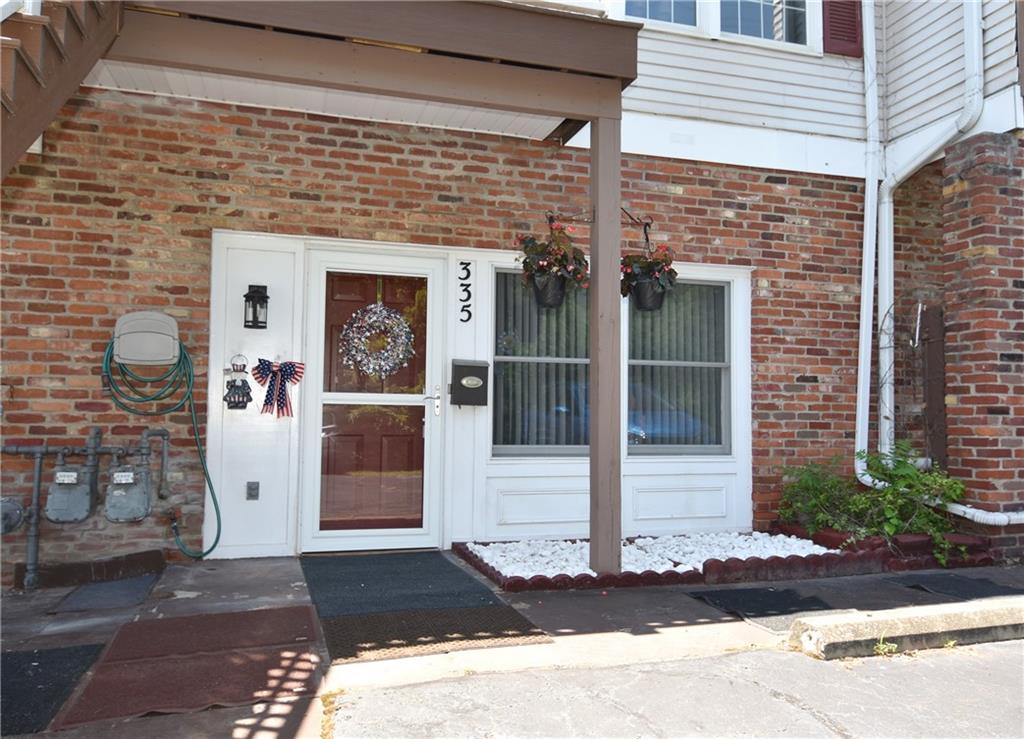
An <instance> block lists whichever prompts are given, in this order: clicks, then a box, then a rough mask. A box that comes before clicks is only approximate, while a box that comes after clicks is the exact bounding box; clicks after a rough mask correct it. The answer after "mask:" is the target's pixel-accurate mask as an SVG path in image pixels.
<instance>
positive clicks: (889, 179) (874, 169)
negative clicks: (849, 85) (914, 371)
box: [854, 0, 1024, 526]
mask: <svg viewBox="0 0 1024 739" xmlns="http://www.w3.org/2000/svg"><path fill="white" fill-rule="evenodd" d="M962 8H963V25H964V97H963V105H962V108H961V110H960V114H959V115H958V116H957V118H956V120H955V121H953V122H951V123H949V124H948V125H946V126H945V127H943V129H942V130H941V131H940V132H939V134H937V135H936V137H935V138H934V139H933V140H932V141H931V142H930V143H928V144H927V145H926V146H923V147H922V148H921V149H920V150H919V151H918V152H917V153H916V154H914V155H913V156H910V157H908V158H907V159H906V160H905V161H903V162H901V163H899V164H897V165H894V166H893V167H892V171H891V172H889V174H888V175H887V176H886V178H885V180H883V182H882V184H881V186H879V187H878V188H877V191H876V188H875V183H876V182H877V181H878V166H879V160H880V158H881V146H880V138H879V133H878V71H877V56H876V48H875V4H874V0H864V2H863V3H862V8H861V10H862V13H861V18H862V31H863V37H864V109H865V116H866V155H865V156H866V162H865V188H864V254H863V262H862V264H861V306H860V335H859V342H858V354H857V360H858V361H857V425H856V436H855V448H856V449H857V450H858V451H861V450H867V447H868V420H869V410H868V406H869V402H870V394H871V312H872V311H871V309H872V298H873V293H874V289H873V288H874V285H873V278H874V262H875V246H876V231H875V226H876V217H877V228H878V230H877V245H878V327H879V328H878V450H879V452H881V453H883V454H886V453H889V452H891V451H892V448H893V444H894V442H895V419H894V418H893V415H894V411H895V389H894V386H895V382H894V376H893V373H894V370H895V364H896V362H895V345H894V338H895V337H894V334H895V331H894V325H895V321H894V316H893V311H894V309H895V297H894V295H895V282H894V273H895V268H894V249H893V242H894V235H893V193H894V191H895V190H896V188H897V187H899V186H900V185H901V184H902V183H903V182H904V181H905V180H906V179H907V178H908V177H910V175H912V174H913V173H914V172H916V171H917V170H918V169H920V168H921V167H922V166H924V165H925V164H927V163H928V162H929V161H931V160H932V159H933V158H934V157H935V155H936V154H939V153H940V152H941V151H942V150H943V149H945V148H946V146H947V145H949V144H950V143H951V142H952V141H953V140H955V139H956V138H957V137H958V136H960V135H961V134H963V133H964V132H965V131H968V130H970V129H971V128H973V127H974V126H975V124H977V122H978V119H979V118H981V113H982V110H983V108H984V105H985V99H984V86H985V49H984V39H983V26H982V14H981V3H980V2H965V3H963V4H962ZM854 469H855V471H856V473H857V479H858V480H860V481H861V483H863V484H864V485H867V486H869V487H875V488H877V487H883V486H884V485H885V483H883V482H881V481H879V480H876V479H875V478H873V477H872V476H871V475H869V474H868V472H867V464H866V463H865V462H864V461H863V460H860V459H856V460H855V461H854ZM945 508H946V510H947V511H949V512H950V513H952V514H954V515H957V516H961V517H963V518H966V519H969V520H971V521H975V522H977V523H981V524H985V525H989V526H1009V525H1015V524H1024V511H1013V512H1009V513H996V512H993V511H986V510H982V509H980V508H974V507H972V506H966V505H962V504H960V503H947V504H946V506H945Z"/></svg>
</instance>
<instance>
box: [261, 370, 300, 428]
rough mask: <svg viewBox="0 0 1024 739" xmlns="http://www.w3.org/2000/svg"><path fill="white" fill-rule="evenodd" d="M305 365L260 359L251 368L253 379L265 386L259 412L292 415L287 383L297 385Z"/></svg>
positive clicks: (278, 415)
mask: <svg viewBox="0 0 1024 739" xmlns="http://www.w3.org/2000/svg"><path fill="white" fill-rule="evenodd" d="M305 371H306V365H304V364H303V363H302V362H271V361H270V360H269V359H261V360H259V361H258V362H257V363H256V366H255V367H253V368H252V376H253V379H254V380H256V382H258V383H259V384H260V385H266V386H267V395H266V397H265V398H264V399H263V410H261V411H260V413H275V412H276V413H277V417H278V418H280V417H281V416H288V417H291V416H292V401H291V399H290V398H289V397H288V385H289V384H291V385H298V384H299V380H301V379H302V373H303V372H305Z"/></svg>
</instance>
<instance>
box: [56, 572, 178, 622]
mask: <svg viewBox="0 0 1024 739" xmlns="http://www.w3.org/2000/svg"><path fill="white" fill-rule="evenodd" d="M158 577H159V575H156V574H148V575H139V576H138V577H128V578H125V579H124V580H110V581H108V582H93V583H89V584H87V585H79V586H78V587H77V588H75V589H74V590H72V591H71V592H70V593H68V594H67V596H65V598H64V600H62V601H61V602H60V603H58V604H57V607H56V608H54V609H53V611H52V613H70V612H72V611H99V610H104V609H110V608H129V607H131V606H137V605H138V604H139V603H141V602H142V601H144V600H145V599H146V597H147V596H148V595H149V591H150V590H152V589H153V584H154V583H156V581H157V578H158Z"/></svg>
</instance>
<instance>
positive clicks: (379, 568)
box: [301, 552, 502, 619]
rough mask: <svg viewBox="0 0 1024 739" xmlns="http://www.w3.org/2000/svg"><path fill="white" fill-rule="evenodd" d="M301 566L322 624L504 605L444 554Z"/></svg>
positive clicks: (328, 559) (305, 561)
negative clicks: (367, 616)
mask: <svg viewBox="0 0 1024 739" xmlns="http://www.w3.org/2000/svg"><path fill="white" fill-rule="evenodd" d="M301 562H302V571H303V573H304V574H305V576H306V584H307V585H308V586H309V594H310V597H311V598H312V599H313V603H314V604H315V605H316V610H317V612H318V613H319V614H320V618H321V619H329V618H335V617H337V616H352V615H357V614H367V613H383V612H387V611H408V610H425V609H431V608H438V609H451V608H475V607H481V606H494V605H502V603H501V601H500V600H499V599H498V598H497V597H496V596H495V595H494V593H492V592H491V589H490V588H488V587H487V586H486V585H484V584H483V583H481V582H479V581H478V580H477V579H476V578H475V577H473V576H472V575H470V574H469V573H467V572H464V571H463V570H462V569H461V568H460V567H459V566H458V565H456V564H454V563H453V562H450V561H449V560H448V559H447V558H446V557H445V556H444V555H443V554H441V553H440V552H396V553H389V554H362V555H360V554H345V555H331V556H307V557H302V559H301Z"/></svg>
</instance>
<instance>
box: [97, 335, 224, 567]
mask: <svg viewBox="0 0 1024 739" xmlns="http://www.w3.org/2000/svg"><path fill="white" fill-rule="evenodd" d="M178 347H179V350H180V351H179V352H178V361H177V362H176V363H175V364H173V365H171V367H170V369H168V370H167V371H166V372H165V373H163V374H162V375H158V376H156V377H144V376H143V375H139V374H137V373H135V372H133V371H132V370H130V369H128V367H126V366H124V365H123V364H121V363H120V362H115V361H114V342H113V341H111V342H110V343H109V344H107V351H106V352H105V353H104V354H103V376H104V377H105V378H107V383H108V385H109V387H110V392H111V397H112V398H113V400H114V405H116V406H117V407H118V408H120V409H121V410H123V411H127V412H128V413H131V414H133V415H136V416H165V415H167V414H168V413H174V412H175V411H179V410H181V409H182V408H184V407H185V405H186V404H188V411H189V414H190V415H191V416H192V436H193V437H194V439H195V442H196V449H198V450H199V461H200V462H201V463H202V465H203V477H204V478H205V479H206V484H207V485H208V486H209V487H210V500H212V501H213V511H214V513H215V514H216V517H217V535H216V536H215V537H214V538H213V544H211V545H210V548H209V549H207V550H206V551H196V550H194V549H189V548H188V547H187V546H185V544H184V542H182V540H181V535H180V534H179V532H178V519H177V518H175V517H174V515H173V514H172V515H171V531H172V532H174V543H175V544H177V545H178V549H180V550H181V552H182V553H183V554H184V555H185V556H187V557H191V558H192V559H202V558H203V557H205V556H207V555H208V554H209V553H210V552H212V551H213V550H214V549H216V548H217V544H218V542H220V529H221V521H220V503H219V502H218V501H217V493H216V491H215V490H214V489H213V481H212V480H211V479H210V469H209V467H207V466H206V452H205V451H204V449H203V442H202V440H201V439H200V438H199V420H198V419H197V418H196V406H195V401H194V400H193V398H192V388H193V386H194V385H195V373H194V371H193V369H192V357H190V356H189V354H188V351H187V350H186V349H185V345H184V344H183V343H181V341H179V342H178ZM115 368H116V370H117V378H115V376H114V372H113V371H112V370H114V369H115ZM145 385H149V386H156V387H155V389H153V390H152V392H147V391H146V390H144V389H142V387H143V386H145ZM182 388H185V394H184V395H183V396H182V397H181V399H180V400H178V401H177V402H175V403H174V404H172V405H171V406H169V407H167V408H158V409H157V410H142V409H141V408H137V407H135V406H137V405H140V404H144V403H159V402H161V401H165V400H168V399H170V398H173V397H174V396H175V395H176V394H177V393H178V391H179V390H181V389H182ZM166 474H167V472H166V470H165V471H164V475H165V476H166Z"/></svg>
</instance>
